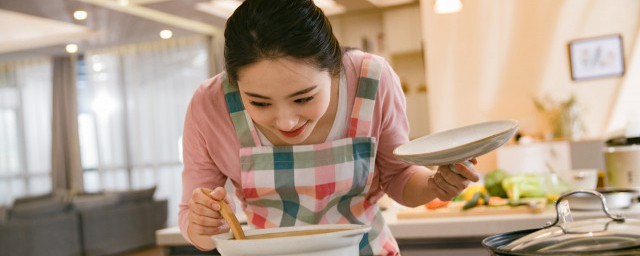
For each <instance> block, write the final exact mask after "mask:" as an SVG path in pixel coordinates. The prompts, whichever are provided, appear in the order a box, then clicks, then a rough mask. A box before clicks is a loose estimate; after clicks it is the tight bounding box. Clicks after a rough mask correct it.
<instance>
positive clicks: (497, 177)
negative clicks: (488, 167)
mask: <svg viewBox="0 0 640 256" xmlns="http://www.w3.org/2000/svg"><path fill="white" fill-rule="evenodd" d="M507 177H509V174H507V172H505V171H504V170H501V169H496V170H494V171H492V172H489V173H487V174H486V175H485V176H484V187H485V188H486V189H487V192H489V194H490V195H491V196H499V197H502V198H507V193H506V192H505V191H504V188H503V187H502V181H503V180H504V179H505V178H507Z"/></svg>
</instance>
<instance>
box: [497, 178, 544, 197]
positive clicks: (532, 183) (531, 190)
mask: <svg viewBox="0 0 640 256" xmlns="http://www.w3.org/2000/svg"><path fill="white" fill-rule="evenodd" d="M543 180H544V179H543V178H542V177H541V176H538V175H535V174H519V175H514V176H511V177H507V178H505V179H504V180H502V188H503V189H504V191H506V192H507V196H509V199H511V200H513V201H516V202H517V201H518V200H520V198H521V197H545V196H546V189H545V186H544V184H543Z"/></svg>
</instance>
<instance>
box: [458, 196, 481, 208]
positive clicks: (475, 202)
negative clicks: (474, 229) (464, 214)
mask: <svg viewBox="0 0 640 256" xmlns="http://www.w3.org/2000/svg"><path fill="white" fill-rule="evenodd" d="M481 195H482V193H481V192H476V193H475V194H473V196H472V197H471V199H469V201H467V203H466V204H464V206H462V210H469V209H471V208H473V207H476V206H477V205H478V200H480V196H481Z"/></svg>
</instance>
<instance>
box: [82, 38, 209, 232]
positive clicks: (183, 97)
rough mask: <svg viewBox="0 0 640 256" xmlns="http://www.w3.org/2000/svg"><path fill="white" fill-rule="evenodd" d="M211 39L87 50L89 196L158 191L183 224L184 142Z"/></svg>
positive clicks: (171, 213)
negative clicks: (188, 112)
mask: <svg viewBox="0 0 640 256" xmlns="http://www.w3.org/2000/svg"><path fill="white" fill-rule="evenodd" d="M207 45H208V44H207V40H206V39H205V38H204V37H192V38H179V39H175V40H168V41H161V42H156V43H150V44H140V45H132V46H126V47H119V48H115V49H108V50H104V51H96V52H88V53H87V54H86V55H85V56H84V58H82V59H80V60H79V62H78V69H77V70H78V71H79V73H78V79H77V80H78V82H77V85H78V133H79V136H80V150H81V159H82V167H83V170H84V171H83V173H84V174H83V175H84V189H85V191H87V192H95V191H102V190H123V189H140V188H147V187H151V186H154V185H155V186H157V190H156V198H166V199H168V200H169V205H170V207H169V225H175V224H177V208H178V207H177V205H178V203H179V201H180V198H181V194H182V182H181V177H182V176H181V175H182V163H181V161H180V158H181V156H180V152H179V151H180V150H179V141H180V137H181V135H182V126H183V123H184V118H185V114H186V110H187V107H188V104H189V101H190V100H191V96H192V95H193V93H194V92H195V90H196V88H197V87H198V85H199V84H200V83H202V82H203V81H204V80H205V79H207V78H208V62H207V59H208V57H207Z"/></svg>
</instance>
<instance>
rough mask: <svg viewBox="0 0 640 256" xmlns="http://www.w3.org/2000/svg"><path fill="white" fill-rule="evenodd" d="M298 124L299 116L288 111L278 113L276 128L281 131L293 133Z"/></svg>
mask: <svg viewBox="0 0 640 256" xmlns="http://www.w3.org/2000/svg"><path fill="white" fill-rule="evenodd" d="M297 124H298V118H297V116H296V115H295V114H294V113H292V112H291V111H288V110H280V111H278V116H277V117H276V128H278V129H279V130H281V131H291V130H293V129H294V128H296V125H297Z"/></svg>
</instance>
